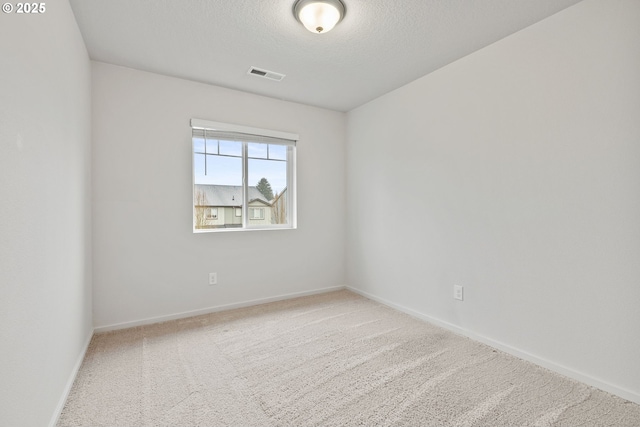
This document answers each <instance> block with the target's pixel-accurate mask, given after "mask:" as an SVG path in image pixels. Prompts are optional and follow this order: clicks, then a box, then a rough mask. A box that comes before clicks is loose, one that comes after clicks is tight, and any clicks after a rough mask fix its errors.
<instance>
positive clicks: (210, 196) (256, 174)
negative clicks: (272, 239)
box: [191, 119, 298, 232]
mask: <svg viewBox="0 0 640 427" xmlns="http://www.w3.org/2000/svg"><path fill="white" fill-rule="evenodd" d="M191 127H192V143H193V146H192V147H193V148H192V152H193V230H194V232H202V231H219V230H224V229H251V228H257V229H260V228H295V225H296V202H295V148H296V141H297V139H298V136H297V135H295V134H290V133H285V132H279V131H271V130H265V129H256V128H249V127H245V126H238V125H230V124H224V123H217V122H209V121H204V120H197V119H192V120H191Z"/></svg>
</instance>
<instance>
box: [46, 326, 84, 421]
mask: <svg viewBox="0 0 640 427" xmlns="http://www.w3.org/2000/svg"><path fill="white" fill-rule="evenodd" d="M94 333H95V331H93V330H92V331H91V333H90V334H89V337H88V338H87V340H86V342H85V343H84V347H83V350H82V351H81V352H80V355H78V359H77V360H76V364H75V365H74V366H73V369H72V370H71V374H70V375H69V379H68V380H67V384H66V386H65V387H64V391H63V392H62V396H60V400H59V401H58V405H57V406H56V409H55V411H54V412H53V417H51V422H50V423H49V427H56V424H58V420H59V419H60V415H62V410H63V409H64V405H65V403H67V399H68V398H69V393H71V387H73V383H74V382H75V380H76V377H77V376H78V371H80V366H82V361H83V360H84V356H85V355H86V354H87V350H88V349H89V344H90V343H91V338H93V334H94Z"/></svg>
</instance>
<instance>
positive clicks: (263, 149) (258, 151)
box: [247, 142, 267, 159]
mask: <svg viewBox="0 0 640 427" xmlns="http://www.w3.org/2000/svg"><path fill="white" fill-rule="evenodd" d="M247 145H248V147H247V148H248V155H249V158H254V159H266V158H267V144H259V143H257V142H250V143H249V144H247Z"/></svg>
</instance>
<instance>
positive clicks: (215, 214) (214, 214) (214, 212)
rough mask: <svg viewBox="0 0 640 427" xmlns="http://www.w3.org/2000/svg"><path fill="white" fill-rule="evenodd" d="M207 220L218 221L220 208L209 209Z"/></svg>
mask: <svg viewBox="0 0 640 427" xmlns="http://www.w3.org/2000/svg"><path fill="white" fill-rule="evenodd" d="M206 212H207V219H218V208H207V210H206Z"/></svg>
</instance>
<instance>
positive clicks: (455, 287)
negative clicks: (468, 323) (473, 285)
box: [453, 285, 464, 301]
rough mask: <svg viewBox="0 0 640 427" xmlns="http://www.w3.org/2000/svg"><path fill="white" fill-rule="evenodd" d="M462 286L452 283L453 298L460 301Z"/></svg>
mask: <svg viewBox="0 0 640 427" xmlns="http://www.w3.org/2000/svg"><path fill="white" fill-rule="evenodd" d="M463 289H464V288H463V287H462V286H460V285H453V298H454V299H458V300H460V301H462V290H463Z"/></svg>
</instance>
